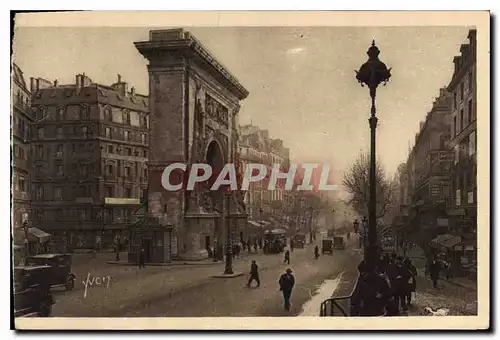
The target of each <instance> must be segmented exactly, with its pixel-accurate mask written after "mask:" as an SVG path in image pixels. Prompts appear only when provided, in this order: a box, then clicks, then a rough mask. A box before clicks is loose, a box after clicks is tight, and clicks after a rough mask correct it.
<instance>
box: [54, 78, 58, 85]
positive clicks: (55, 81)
mask: <svg viewBox="0 0 500 340" xmlns="http://www.w3.org/2000/svg"><path fill="white" fill-rule="evenodd" d="M57 84H58V82H57V79H55V80H54V87H57Z"/></svg>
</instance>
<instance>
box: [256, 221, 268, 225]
mask: <svg viewBox="0 0 500 340" xmlns="http://www.w3.org/2000/svg"><path fill="white" fill-rule="evenodd" d="M258 222H259V223H260V224H262V225H269V224H271V222H267V221H258Z"/></svg>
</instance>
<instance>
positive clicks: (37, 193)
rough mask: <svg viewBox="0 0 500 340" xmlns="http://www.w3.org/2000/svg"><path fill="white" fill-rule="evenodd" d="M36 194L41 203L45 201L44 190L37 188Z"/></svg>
mask: <svg viewBox="0 0 500 340" xmlns="http://www.w3.org/2000/svg"><path fill="white" fill-rule="evenodd" d="M35 194H36V199H37V200H39V201H41V200H42V199H43V188H42V187H37V188H36V192H35Z"/></svg>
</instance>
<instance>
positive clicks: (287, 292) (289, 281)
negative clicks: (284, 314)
mask: <svg viewBox="0 0 500 340" xmlns="http://www.w3.org/2000/svg"><path fill="white" fill-rule="evenodd" d="M279 285H280V291H282V292H283V300H284V302H285V310H286V311H289V310H290V297H291V296H292V289H293V286H294V285H295V277H294V276H293V275H292V270H291V269H290V268H287V270H286V272H285V274H283V275H281V277H280V280H279Z"/></svg>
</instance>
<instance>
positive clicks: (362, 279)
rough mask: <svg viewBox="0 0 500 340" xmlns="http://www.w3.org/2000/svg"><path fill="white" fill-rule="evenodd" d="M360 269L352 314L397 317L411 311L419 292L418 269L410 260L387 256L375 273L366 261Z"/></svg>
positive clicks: (362, 262) (380, 261)
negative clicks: (411, 305) (417, 282)
mask: <svg viewBox="0 0 500 340" xmlns="http://www.w3.org/2000/svg"><path fill="white" fill-rule="evenodd" d="M358 270H359V274H360V276H359V281H358V285H357V286H356V290H355V292H354V294H353V299H352V310H351V314H353V315H360V316H361V315H362V316H382V315H386V316H397V315H401V314H404V313H405V312H406V311H407V310H408V306H409V305H410V304H411V302H412V294H413V293H416V289H417V284H416V276H417V269H416V268H415V266H414V265H413V263H412V261H411V260H410V259H408V258H406V259H404V258H403V257H401V256H397V255H396V254H395V253H393V254H392V255H391V256H389V255H387V254H386V255H384V256H383V257H381V258H380V259H379V260H378V262H377V265H376V269H375V271H369V270H368V269H367V268H366V264H365V263H364V261H361V263H360V264H359V266H358Z"/></svg>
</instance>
